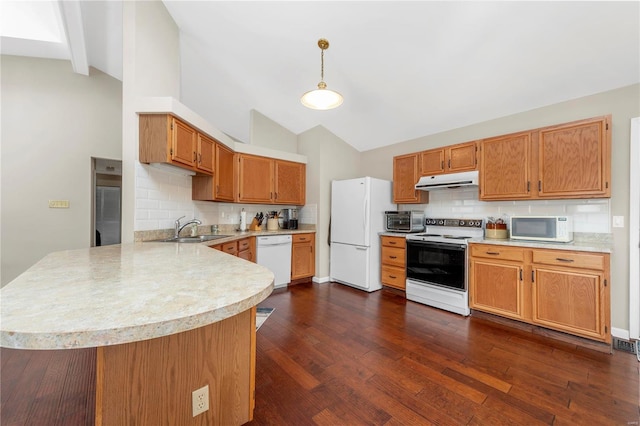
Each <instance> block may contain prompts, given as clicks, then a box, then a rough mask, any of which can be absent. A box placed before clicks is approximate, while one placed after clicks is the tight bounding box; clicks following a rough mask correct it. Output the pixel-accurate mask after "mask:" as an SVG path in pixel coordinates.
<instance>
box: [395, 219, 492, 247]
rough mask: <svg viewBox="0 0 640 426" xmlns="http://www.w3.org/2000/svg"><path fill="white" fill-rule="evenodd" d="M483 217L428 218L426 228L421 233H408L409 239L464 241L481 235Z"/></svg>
mask: <svg viewBox="0 0 640 426" xmlns="http://www.w3.org/2000/svg"><path fill="white" fill-rule="evenodd" d="M482 223H483V221H482V219H433V218H426V219H425V224H426V225H427V226H426V229H425V231H426V232H424V233H421V234H411V235H407V239H409V240H420V241H430V242H454V241H455V242H463V243H466V240H469V239H471V238H477V237H481V236H482V234H483V231H482Z"/></svg>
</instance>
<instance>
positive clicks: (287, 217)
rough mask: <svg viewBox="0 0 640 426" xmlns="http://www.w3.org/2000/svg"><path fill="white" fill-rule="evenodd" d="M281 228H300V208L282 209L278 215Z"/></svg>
mask: <svg viewBox="0 0 640 426" xmlns="http://www.w3.org/2000/svg"><path fill="white" fill-rule="evenodd" d="M278 216H279V219H280V228H282V229H298V209H282V210H280V214H279V215H278Z"/></svg>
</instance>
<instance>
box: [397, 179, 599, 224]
mask: <svg viewBox="0 0 640 426" xmlns="http://www.w3.org/2000/svg"><path fill="white" fill-rule="evenodd" d="M403 209H404V210H424V212H425V215H426V216H429V217H453V218H461V219H466V218H469V219H471V218H473V219H475V218H478V219H486V218H487V217H490V216H491V217H505V216H506V217H511V216H514V215H541V216H555V215H567V216H571V217H572V218H573V230H574V232H588V233H604V234H608V233H610V232H611V223H610V220H609V218H610V216H611V202H610V199H608V198H594V199H588V200H586V199H580V200H529V201H480V200H478V188H475V187H466V188H457V189H449V190H441V191H431V192H429V204H418V205H412V206H409V205H404V206H403Z"/></svg>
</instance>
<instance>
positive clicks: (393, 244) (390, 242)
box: [389, 241, 398, 246]
mask: <svg viewBox="0 0 640 426" xmlns="http://www.w3.org/2000/svg"><path fill="white" fill-rule="evenodd" d="M396 244H398V243H396V242H395V241H389V245H391V246H395V245H396Z"/></svg>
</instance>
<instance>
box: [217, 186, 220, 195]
mask: <svg viewBox="0 0 640 426" xmlns="http://www.w3.org/2000/svg"><path fill="white" fill-rule="evenodd" d="M219 193H220V185H216V195H218V194H219Z"/></svg>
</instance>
